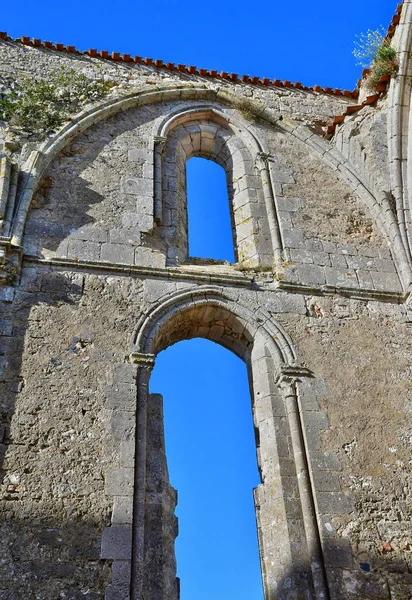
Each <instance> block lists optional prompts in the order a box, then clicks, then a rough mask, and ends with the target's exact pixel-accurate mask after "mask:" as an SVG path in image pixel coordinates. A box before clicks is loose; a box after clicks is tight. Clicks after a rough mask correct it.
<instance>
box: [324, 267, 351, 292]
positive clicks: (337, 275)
mask: <svg viewBox="0 0 412 600" xmlns="http://www.w3.org/2000/svg"><path fill="white" fill-rule="evenodd" d="M325 274H326V283H327V284H328V285H331V286H333V287H349V288H357V287H359V283H358V278H357V277H356V273H355V271H351V270H350V269H337V268H335V267H325Z"/></svg>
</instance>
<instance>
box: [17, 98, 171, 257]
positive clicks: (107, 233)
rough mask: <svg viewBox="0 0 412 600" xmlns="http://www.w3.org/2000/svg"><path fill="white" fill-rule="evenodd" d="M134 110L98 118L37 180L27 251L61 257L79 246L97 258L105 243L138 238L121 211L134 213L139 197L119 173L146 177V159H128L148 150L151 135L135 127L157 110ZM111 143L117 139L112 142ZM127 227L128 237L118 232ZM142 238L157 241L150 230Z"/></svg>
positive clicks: (74, 255) (83, 252)
mask: <svg viewBox="0 0 412 600" xmlns="http://www.w3.org/2000/svg"><path fill="white" fill-rule="evenodd" d="M136 110H139V112H138V115H137V113H136ZM136 110H135V109H130V110H129V111H127V112H126V113H120V114H117V115H114V116H113V117H111V118H109V119H107V120H105V121H104V122H102V123H96V124H95V125H93V126H92V127H91V128H90V129H88V130H87V131H86V132H84V133H81V134H80V135H79V136H78V137H77V138H76V139H75V140H74V141H72V142H71V143H69V144H68V145H67V146H66V147H65V148H63V149H62V150H61V152H60V153H59V154H58V155H57V156H56V157H55V158H54V160H53V161H52V162H51V164H50V165H49V167H48V168H47V169H46V172H45V173H44V175H43V177H42V178H41V180H40V182H39V185H38V188H37V191H36V193H35V195H34V197H33V201H32V204H31V207H30V211H29V214H28V220H27V224H26V229H25V239H24V242H25V244H24V245H25V251H26V253H27V254H32V255H37V256H43V257H46V258H48V257H50V255H53V253H55V252H56V251H58V255H60V256H67V255H69V256H71V257H72V258H75V257H76V249H77V246H78V247H79V253H80V250H81V258H88V259H90V260H96V259H98V258H99V254H100V250H101V245H102V244H104V243H107V242H113V241H114V242H115V243H121V244H123V243H126V242H127V241H128V238H133V233H134V234H135V236H136V239H137V243H139V241H140V236H139V234H138V232H137V229H136V227H135V225H133V224H132V223H131V224H130V226H126V225H125V223H123V222H122V215H124V214H127V213H129V214H130V213H133V214H135V215H136V212H137V209H136V202H137V197H138V196H137V195H136V193H127V190H123V189H121V188H122V186H121V178H122V176H123V175H130V176H132V178H133V177H142V173H143V163H144V161H143V159H139V158H136V159H135V160H133V161H129V159H128V156H129V150H130V149H131V150H133V148H134V147H137V148H142V149H143V150H145V149H146V147H147V139H149V140H150V141H151V140H152V138H151V136H150V135H149V136H145V137H144V138H143V137H142V136H139V135H137V134H136V133H135V132H134V130H135V129H136V128H137V127H139V126H142V125H144V126H145V125H147V124H148V123H150V121H152V120H153V118H154V115H153V112H151V107H147V111H145V107H143V108H140V109H136ZM152 110H153V109H152ZM159 110H160V109H159ZM122 136H123V138H122ZM111 142H115V144H113V145H112V146H110V143H111ZM133 227H134V229H135V230H136V231H133ZM124 229H126V230H127V235H126V233H125V234H124V235H123V237H125V238H127V239H125V240H123V239H122V234H121V233H120V234H119V231H120V232H121V231H123V230H124ZM116 232H117V234H116ZM144 237H145V245H149V244H150V243H151V242H152V241H153V240H152V239H151V236H150V235H148V234H146V235H145V236H144ZM68 240H70V244H71V246H72V247H71V248H68ZM84 243H87V244H88V245H89V247H88V248H87V247H85V246H84ZM81 244H83V245H81Z"/></svg>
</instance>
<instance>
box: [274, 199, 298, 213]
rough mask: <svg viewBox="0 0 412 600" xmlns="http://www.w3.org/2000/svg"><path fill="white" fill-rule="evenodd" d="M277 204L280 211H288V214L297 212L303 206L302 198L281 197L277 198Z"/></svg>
mask: <svg viewBox="0 0 412 600" xmlns="http://www.w3.org/2000/svg"><path fill="white" fill-rule="evenodd" d="M276 204H277V207H278V210H279V211H288V212H296V211H297V210H299V208H301V207H302V205H303V200H302V199H301V198H287V197H284V196H283V197H282V196H281V197H280V198H277V200H276Z"/></svg>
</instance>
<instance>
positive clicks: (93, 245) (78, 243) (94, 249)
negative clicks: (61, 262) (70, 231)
mask: <svg viewBox="0 0 412 600" xmlns="http://www.w3.org/2000/svg"><path fill="white" fill-rule="evenodd" d="M100 249H101V244H100V243H98V242H84V241H82V240H69V247H68V256H69V258H74V259H79V260H92V261H97V260H99V259H100Z"/></svg>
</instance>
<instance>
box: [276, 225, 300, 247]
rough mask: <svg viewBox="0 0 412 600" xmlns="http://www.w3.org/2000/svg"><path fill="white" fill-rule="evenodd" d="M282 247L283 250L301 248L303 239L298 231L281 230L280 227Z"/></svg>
mask: <svg viewBox="0 0 412 600" xmlns="http://www.w3.org/2000/svg"><path fill="white" fill-rule="evenodd" d="M282 237H283V245H284V246H285V248H301V247H302V245H303V243H304V241H305V237H304V235H303V231H301V230H300V229H283V227H282Z"/></svg>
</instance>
